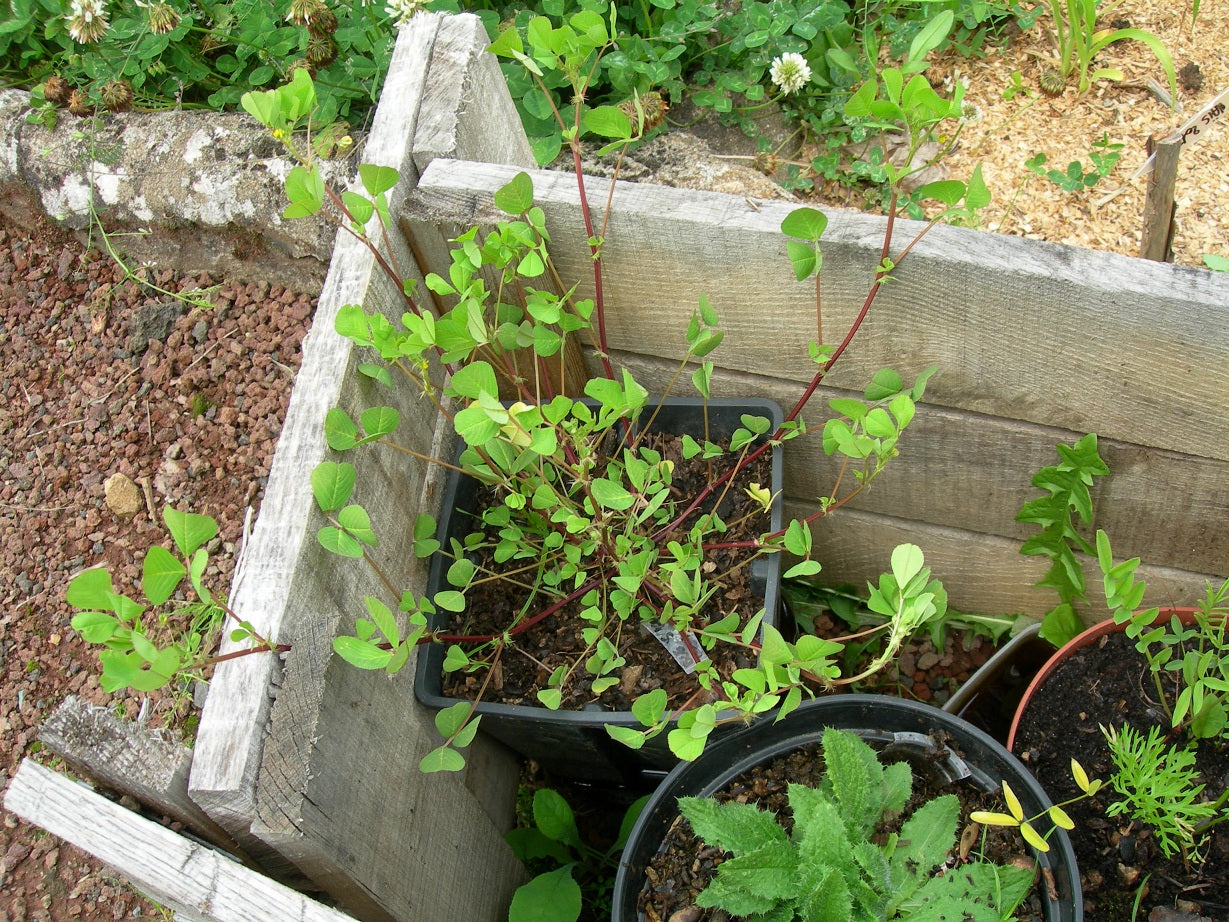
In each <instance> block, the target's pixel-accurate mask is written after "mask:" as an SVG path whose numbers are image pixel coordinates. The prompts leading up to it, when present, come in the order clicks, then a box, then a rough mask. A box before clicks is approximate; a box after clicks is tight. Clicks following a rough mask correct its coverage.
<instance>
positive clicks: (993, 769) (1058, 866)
mask: <svg viewBox="0 0 1229 922" xmlns="http://www.w3.org/2000/svg"><path fill="white" fill-rule="evenodd" d="M889 719H891V722H889ZM893 726H896V727H897V728H896V729H891V727H893ZM826 727H837V728H838V729H847V730H854V731H857V732H858V733H859V735H860V736H862V737H863V738H865V739H875V740H880V741H888V740H897V741H908V742H918V741H919V739H918V738H919V737H923V738H926V737H927V734H928V732H929V730H931V729H934V728H938V729H941V730H943V731H944V732H945V733H946V734H948V735H949V736H951V737H952V739H953V741H954V742H955V743H956V744H957V745H958V746H959V747H960V748H961V750H963V751H964V752H965V757H961V756H959V755H955V758H954V761H949V765H951V766H952V767H953V768H954V769H955V770H957V771H959V770H960V766H963V768H964V769H965V770H967V771H968V774H967V775H965V776H964V777H966V778H968V779H970V780H972V781H973V782H974V783H975V784H977V785H978V786H979V787H982V788H983V789H986V790H993V791H997V790H999V787H1000V783H1001V781H1002V780H1004V777H1005V776H1006V779H1007V780H1008V781H1009V783H1010V784H1011V786H1012V790H1013V791H1014V792H1015V793H1016V795H1017V796H1018V797H1019V798H1020V801H1021V803H1022V805H1023V806H1024V809H1025V811H1026V813H1027V814H1028V815H1035V814H1036V813H1039V812H1041V811H1042V810H1045V809H1047V808H1048V807H1050V806H1051V805H1052V804H1051V801H1050V799H1049V797H1048V796H1047V795H1046V793H1045V791H1044V790H1043V789H1042V787H1041V785H1040V784H1039V783H1038V782H1037V780H1036V779H1035V778H1034V777H1033V776H1032V775H1031V774H1030V773H1029V771H1028V770H1027V769H1026V768H1025V767H1024V765H1023V764H1022V763H1021V762H1020V761H1019V760H1018V759H1017V758H1016V757H1015V756H1014V755H1012V754H1011V753H1010V752H1008V751H1007V749H1006V748H1005V747H1004V746H1003V745H1002V744H1001V743H999V742H998V741H997V740H995V739H994V738H993V737H991V736H990V735H989V734H987V733H985V732H984V731H982V730H980V729H978V728H977V727H975V726H974V725H972V724H970V723H969V722H967V721H965V720H963V719H962V718H960V717H957V716H955V715H953V714H949V713H947V712H945V711H942V710H940V709H939V708H935V707H933V706H931V705H928V704H923V703H921V702H916V701H909V700H906V699H901V698H895V697H892V696H889V695H865V694H848V695H831V696H828V697H824V698H817V699H815V700H813V701H808V702H806V703H804V704H802V705H801V706H800V707H799V708H798V709H797V710H795V711H793V712H792V713H790V714H789V715H788V716H787V717H785V718H784V719H783V720H780V721H776V722H774V721H773V719H772V717H771V715H767V716H765V717H764V718H761V719H760V720H757V721H756V722H755V723H753V724H752V725H750V726H749V727H747V728H745V729H743V730H738V731H735V732H733V733H730V734H727V735H725V736H723V737H722V738H720V739H716V740H713V741H711V742H710V743H709V745H708V746H707V747H706V748H705V750H704V752H703V753H702V754H701V755H700V757H699V758H697V759H696V760H695V761H694V762H682V763H680V764H679V765H677V766H676V767H675V768H674V769H673V770H672V771H671V772H670V774H669V775H667V776H666V778H665V779H664V780H663V781H662V782H661V784H660V785H658V787H657V789H656V790H655V791H654V793H653V795H652V797H650V799H649V801H648V803H647V804H646V805H645V807H644V810H643V812H642V813H641V814H640V817H639V819H638V820H637V821H636V824H635V826H634V827H633V829H632V832H631V835H630V837H629V838H628V842H627V847H626V848H625V850H624V853H623V860H621V861H620V862H619V869H618V872H617V875H616V878H615V888H614V897H613V910H612V919H613V922H633V920H635V919H639V918H640V916H639V914H638V913H636V912H635V911H634V906H635V900H636V896H637V895H638V894H639V892H640V890H641V888H642V886H643V880H644V870H643V866H641V863H640V862H641V860H642V859H641V858H640V855H645V856H646V857H644V858H643V862H644V863H646V864H647V861H648V857H649V856H651V855H652V854H655V853H656V851H657V849H658V848H659V847H660V844H661V841H662V839H663V838H664V835H665V832H666V830H667V829H668V828H669V826H670V824H671V823H672V822H673V820H674V817H676V816H677V815H678V811H677V809H676V808H674V806H673V802H674V801H676V800H677V799H678V797H680V796H688V795H690V796H707V795H709V794H712V793H713V792H714V791H716V790H719V789H720V788H721V787H723V786H724V785H725V784H728V783H729V782H730V781H731V780H733V779H734V778H735V777H737V776H738V775H740V774H742V773H743V772H745V771H746V770H748V769H749V768H752V767H753V766H755V765H757V764H759V763H761V762H764V761H766V760H768V759H771V758H773V757H775V756H777V755H780V754H782V753H784V752H787V751H790V750H793V749H797V748H799V747H801V746H806V745H810V744H811V743H816V742H819V741H820V739H821V737H822V735H823V730H824V729H825V728H826ZM902 737H904V738H905V739H902ZM910 737H912V738H913V739H909V738H910ZM974 749H975V750H977V752H978V753H985V754H986V758H987V759H988V761H989V764H986V763H985V762H982V761H981V760H975V759H974V758H972V754H971V752H970V750H974ZM954 780H955V779H954ZM663 814H668V815H667V816H663ZM646 837H654V838H655V841H654V842H653V843H652V851H651V852H646V849H647V848H648V846H647V845H645V840H646ZM1049 841H1050V845H1051V849H1050V852H1049V853H1047V854H1040V853H1035V854H1034V857H1035V858H1036V859H1037V860H1038V862H1039V863H1040V864H1041V865H1042V866H1043V867H1046V868H1048V869H1049V870H1050V871H1051V872H1053V873H1054V876H1055V881H1056V886H1057V887H1059V888H1060V891H1062V890H1065V893H1064V897H1065V899H1061V900H1057V901H1056V900H1051V899H1047V898H1045V896H1044V894H1043V903H1044V904H1045V909H1046V918H1047V920H1050V922H1060V920H1061V922H1082V920H1083V894H1082V892H1081V890H1080V882H1079V872H1078V869H1077V867H1076V863H1075V851H1074V849H1073V848H1072V846H1071V840H1070V838H1069V837H1068V836H1067V833H1066V831H1065V830H1062V829H1055V830H1054V832H1053V835H1051V836H1050V838H1049ZM633 888H634V889H633ZM629 891H630V892H629ZM628 907H632V910H633V911H632V912H631V913H628V912H626V911H625V910H626V909H627V908H628Z"/></svg>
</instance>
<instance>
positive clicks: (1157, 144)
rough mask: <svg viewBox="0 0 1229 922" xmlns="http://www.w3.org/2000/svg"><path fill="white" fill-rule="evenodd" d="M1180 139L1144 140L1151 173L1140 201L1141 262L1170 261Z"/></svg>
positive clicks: (1172, 255) (1171, 260)
mask: <svg viewBox="0 0 1229 922" xmlns="http://www.w3.org/2000/svg"><path fill="white" fill-rule="evenodd" d="M1181 152H1182V139H1181V138H1178V139H1176V140H1175V139H1174V138H1173V137H1168V138H1165V139H1164V140H1162V141H1157V140H1156V138H1149V139H1148V155H1149V158H1150V159H1152V172H1151V173H1149V174H1148V189H1147V192H1146V194H1145V198H1144V230H1143V233H1142V234H1141V235H1140V241H1139V255H1140V256H1142V257H1143V258H1144V259H1154V260H1156V261H1157V262H1165V263H1171V262H1173V261H1174V250H1173V242H1174V212H1175V211H1176V209H1177V206H1176V205H1174V185H1175V183H1177V181H1178V155H1179V154H1181Z"/></svg>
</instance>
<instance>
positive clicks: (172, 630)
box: [65, 506, 277, 692]
mask: <svg viewBox="0 0 1229 922" xmlns="http://www.w3.org/2000/svg"><path fill="white" fill-rule="evenodd" d="M162 520H163V521H164V522H165V523H166V528H167V531H168V532H170V534H171V539H172V540H173V542H174V545H175V549H176V550H177V551H178V552H179V556H176V555H175V554H173V553H172V552H171V551H168V550H167V549H166V548H164V547H162V546H160V545H154V546H153V547H151V548H150V549H149V550H148V551H147V552H146V554H145V560H144V562H143V564H142V567H141V592H142V594H143V595H144V598H145V601H144V602H139V601H137V600H136V599H134V598H132V597H130V596H127V595H124V594H123V593H120V592H116V590H115V587H114V584H113V582H112V578H111V573H110V571H109V570H107V569H105V568H95V569H90V570H85V571H83V572H81V573H78V574H77V575H76V576H74V577H73V578H72V580H71V581H70V582H69V584H68V590H67V593H66V594H65V598H66V599H67V601H68V603H69V604H70V605H72V606H73V607H74V608H78V609H81V612H80V613H79V614H77V615H74V616H73V619H72V626H73V629H74V630H76V631H77V632H79V633H80V634H81V636H82V637H83V638H84V639H85V640H86V641H87V642H89V643H92V644H98V645H100V646H101V647H102V648H103V649H102V650H101V651H100V652H99V654H98V659H99V662H100V663H101V664H102V677H101V684H102V687H103V689H105V690H106V691H109V692H114V691H119V690H121V689H124V688H131V689H132V690H133V691H137V692H151V691H155V690H157V689H159V688H162V687H163V686H165V685H167V684H169V683H170V682H171V681H172V680H173V679H176V678H177V677H181V676H182V677H189V678H191V677H193V676H197V675H199V674H200V672H201V670H203V669H205V668H206V667H208V666H210V665H212V664H213V663H215V662H218V661H219V658H211V656H210V654H209V652H208V648H209V645H208V640H209V639H210V638H211V637H213V636H214V635H215V634H216V633H217V631H218V629H219V628H220V627H221V624H222V621H223V620H224V618H225V617H227V616H229V617H231V618H232V619H234V621H235V623H236V627H235V629H234V631H233V632H232V635H231V636H232V639H234V640H236V641H242V640H250V641H251V642H252V650H262V651H263V650H274V649H277V648H276V647H275V646H274V645H272V644H270V643H269V642H268V641H266V640H265V639H264V638H262V637H260V635H258V634H257V633H256V632H255V630H254V629H253V628H252V626H251V624H249V623H248V622H246V621H241V620H240V619H239V618H238V617H237V616H235V615H234V614H233V613H232V612H230V611H229V610H228V609H227V608H226V607H225V605H224V604H223V603H222V602H219V601H217V600H215V599H214V598H213V596H212V594H211V593H210V592H209V590H208V588H206V586H205V585H204V581H203V580H204V575H205V570H206V568H207V567H208V565H209V553H208V551H206V549H205V547H204V545H205V544H206V543H207V542H209V541H210V540H212V539H213V538H214V537H215V536H216V535H217V533H218V526H217V523H216V522H215V521H214V520H213V519H212V518H210V517H209V516H205V515H197V514H195V513H191V512H180V511H179V510H177V509H173V508H172V507H170V506H167V507H165V508H164V509H163V510H162ZM185 579H186V580H187V585H188V587H189V588H190V589H191V590H192V592H194V593H195V596H196V598H195V599H194V600H193V599H191V598H188V599H176V598H174V597H175V596H176V595H177V594H178V593H179V592H180V591H181V590H183V589H184V581H185ZM243 652H247V651H243Z"/></svg>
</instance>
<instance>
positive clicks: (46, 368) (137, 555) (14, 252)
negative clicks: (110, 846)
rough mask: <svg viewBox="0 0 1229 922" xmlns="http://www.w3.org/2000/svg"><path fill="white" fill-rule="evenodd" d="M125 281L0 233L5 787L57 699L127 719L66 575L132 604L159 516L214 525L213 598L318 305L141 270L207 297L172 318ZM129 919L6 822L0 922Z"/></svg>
mask: <svg viewBox="0 0 1229 922" xmlns="http://www.w3.org/2000/svg"><path fill="white" fill-rule="evenodd" d="M143 271H144V270H143ZM123 279H124V272H123V271H122V270H121V269H120V268H119V267H118V266H117V265H116V264H115V263H114V262H113V261H111V260H110V259H109V258H107V257H102V256H99V255H98V254H97V253H94V252H91V253H89V254H85V253H83V250H82V248H81V247H80V246H79V245H78V244H77V243H76V242H74V241H72V240H71V238H69V237H67V236H65V235H64V234H62V233H61V232H60V231H58V230H55V229H52V228H50V227H46V228H43V229H40V230H39V231H37V232H36V233H33V234H28V233H25V232H23V231H18V230H14V229H13V228H11V227H9V226H7V225H6V224H4V223H3V222H0V600H2V604H0V681H2V682H3V689H2V690H0V783H2V784H3V785H4V786H5V787H7V785H8V782H9V780H10V779H11V778H12V776H13V774H14V773H15V772H16V770H17V766H18V764H19V763H20V761H21V759H22V757H23V756H26V755H30V754H32V753H35V752H37V751H38V749H39V745H38V744H37V728H38V725H39V723H40V721H41V720H42V719H43V718H44V717H45V716H46V715H48V714H50V713H51V712H52V711H54V709H55V708H56V707H57V706H58V705H59V703H60V701H61V700H62V699H63V698H64V697H65V696H66V695H69V694H75V695H78V696H79V697H81V698H83V699H85V700H87V701H90V702H93V703H96V704H110V705H112V706H115V707H119V708H122V709H123V711H124V712H125V713H127V714H130V715H131V714H135V713H136V712H137V710H138V709H139V707H140V705H141V701H140V700H138V699H136V698H124V699H119V698H113V697H112V696H109V695H107V694H106V693H105V692H103V691H102V689H101V688H100V687H99V684H98V680H97V674H98V665H97V660H96V658H95V653H94V651H93V650H90V649H87V646H86V644H85V643H84V642H83V641H82V640H81V639H80V638H79V637H78V636H77V634H76V632H75V631H73V630H72V628H71V627H70V625H69V622H70V619H71V617H72V610H71V609H70V608H69V607H68V605H67V604H66V603H65V602H64V590H65V587H66V586H67V584H68V581H69V579H70V578H71V577H72V576H73V575H74V574H76V573H77V572H79V571H80V570H81V569H83V568H84V567H87V566H92V565H94V564H98V563H106V564H107V565H109V567H110V568H111V572H112V574H113V575H114V576H115V577H116V583H117V587H116V588H117V589H118V590H119V591H130V590H131V589H132V586H133V582H134V580H135V579H136V577H137V576H138V574H139V572H140V570H139V568H140V561H141V557H142V554H143V550H144V549H145V548H147V547H148V546H149V545H150V543H151V542H157V543H163V542H168V541H169V539H168V537H167V535H166V532H165V529H164V528H163V526H162V521H161V510H162V507H163V505H165V504H167V503H170V504H172V505H174V506H176V507H177V508H179V509H184V510H188V511H193V512H202V513H207V514H209V515H212V516H214V517H215V518H216V519H217V520H218V523H219V526H220V534H219V536H218V538H217V539H215V541H214V542H213V544H212V545H210V547H209V550H210V553H211V569H212V571H213V572H212V573H211V574H210V576H209V577H208V582H209V584H210V585H212V586H215V587H225V586H227V585H229V579H230V571H231V568H232V566H233V555H234V552H235V550H236V547H237V543H238V541H239V538H240V535H241V532H242V527H243V521H244V516H245V512H246V509H247V507H248V506H252V507H254V508H255V507H257V506H258V504H259V502H260V498H261V495H262V492H263V488H264V485H265V481H266V478H267V476H268V473H269V464H270V462H271V460H272V457H273V450H274V447H275V444H276V441H277V436H278V433H279V432H280V431H281V426H282V420H283V417H284V414H285V411H286V405H287V402H288V401H289V398H290V389H291V384H292V382H293V379H294V374H295V371H296V369H297V368H298V366H299V361H300V344H301V342H302V339H303V336H304V334H305V333H306V331H307V329H308V326H309V324H310V320H311V315H312V311H313V308H314V306H315V305H314V301H313V300H312V299H311V298H309V297H307V296H304V295H300V294H296V293H294V292H290V291H285V290H283V289H281V288H278V287H275V286H269V285H268V284H264V283H254V284H238V283H223V284H221V285H218V286H216V287H211V286H213V285H214V283H213V281H212V280H210V279H208V278H205V277H201V278H188V279H177V278H172V277H171V275H170V273H167V272H158V271H157V270H150V271H149V275H148V280H149V281H150V282H153V283H154V284H156V285H158V286H159V287H160V288H162V289H165V290H167V291H168V292H186V291H191V290H193V289H208V295H207V296H208V298H209V300H210V301H211V302H212V306H209V307H188V306H185V305H183V304H182V303H181V302H179V301H176V300H175V299H173V298H171V297H170V296H169V295H166V294H160V293H158V292H156V291H151V290H150V289H148V288H145V287H144V286H141V285H139V284H138V283H136V282H135V281H127V282H126V281H124V280H123ZM115 474H123V475H125V476H126V477H127V478H129V479H130V480H131V481H132V482H133V484H135V485H136V491H135V492H134V491H132V489H131V487H130V488H129V494H130V497H129V498H130V499H132V500H133V502H134V505H137V506H138V507H139V508H138V511H136V512H135V514H133V515H131V517H129V518H123V517H120V516H119V515H117V514H116V513H115V512H114V511H112V506H111V505H108V503H107V501H106V499H105V497H104V484H105V483H106V482H107V481H108V479H109V478H111V477H112V476H113V475H115ZM121 479H122V478H121ZM113 488H114V485H113ZM114 499H115V498H114V497H113V501H114ZM151 504H152V510H151V508H150V505H151ZM147 713H148V715H149V716H148V720H149V723H150V725H152V726H159V725H164V726H179V725H181V724H182V722H183V720H184V717H185V713H186V704H182V703H181V706H180V707H175V702H174V701H173V700H172V699H170V698H169V697H166V696H163V697H156V696H155V698H154V699H152V700H151V701H150V702H149V703H148V707H147ZM47 755H48V754H46V753H44V754H43V755H42V756H39V758H42V759H46V758H47ZM141 918H146V919H161V918H165V917H164V916H163V915H161V914H160V912H159V910H158V908H157V907H156V906H154V905H153V904H152V903H150V902H149V901H147V900H145V899H143V898H141V897H140V896H138V895H137V894H136V893H135V892H134V891H133V890H131V889H130V888H129V887H128V886H126V885H125V884H124V883H123V882H122V881H120V880H118V879H117V878H116V877H115V876H114V875H112V874H110V873H109V872H107V871H106V870H104V869H103V868H102V867H101V866H100V865H99V864H98V863H97V862H95V861H94V860H93V859H92V858H90V857H88V856H86V855H85V854H84V853H82V852H81V851H79V850H77V849H76V848H74V847H72V846H69V845H65V844H64V843H62V842H60V841H58V840H56V839H54V838H53V837H52V836H49V835H47V834H45V833H43V832H42V831H41V830H39V829H37V828H35V827H33V826H30V825H28V824H26V823H24V822H22V821H20V820H18V818H17V817H15V816H13V815H12V814H9V813H4V814H3V824H2V826H0V922H18V920H23V922H24V920H27V919H28V920H32V922H33V920H50V922H61V920H69V919H73V920H78V919H79V920H85V922H93V920H104V919H105V920H112V919H141Z"/></svg>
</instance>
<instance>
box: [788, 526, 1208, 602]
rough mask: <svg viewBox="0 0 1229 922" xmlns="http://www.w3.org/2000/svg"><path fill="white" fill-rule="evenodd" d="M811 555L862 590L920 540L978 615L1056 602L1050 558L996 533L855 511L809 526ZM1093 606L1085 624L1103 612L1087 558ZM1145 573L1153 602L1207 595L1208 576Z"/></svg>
mask: <svg viewBox="0 0 1229 922" xmlns="http://www.w3.org/2000/svg"><path fill="white" fill-rule="evenodd" d="M815 509H816V507H815V506H813V505H804V504H800V503H795V502H787V503H786V515H787V516H797V517H803V516H806V515H809V514H810V513H812V512H814V511H815ZM812 532H813V533H814V535H815V545H814V553H815V557H816V559H818V560H820V561H822V563H823V567H824V570H823V572H822V573H821V574H820V575H819V577H818V581H819V582H821V583H822V584H824V585H841V584H851V585H854V586H857V587H859V588H864V587H865V585H866V583H867V582H868V581H876V582H877V581H878V578H879V575H880V574H881V573H883V572H884V571H885V570H887V569H888V568H889V565H890V560H891V553H892V548H894V547H895V546H896V545H898V544H902V543H906V542H908V543H911V544H916V545H918V547H920V548H921V549H922V552H923V553H924V554H925V555H926V565H927V566H928V567H930V568H931V574H932V575H933V576H934V577H936V578H937V579H939V580H940V581H942V583H943V586H944V588H945V589H947V592H948V597H949V603H950V605H951V606H952V607H953V608H955V609H957V610H959V611H964V612H972V613H976V614H995V615H999V614H1018V613H1022V614H1028V615H1041V614H1044V613H1045V612H1046V611H1047V610H1049V609H1050V608H1052V607H1053V606H1054V605H1055V604H1056V603H1057V601H1058V600H1057V597H1056V596H1055V595H1054V593H1053V592H1052V591H1050V590H1046V589H1038V588H1037V587H1035V586H1034V585H1033V584H1034V583H1036V581H1037V580H1039V579H1041V577H1042V576H1043V575H1044V574H1045V570H1046V564H1045V562H1044V561H1042V560H1040V559H1038V558H1025V557H1021V556H1020V554H1019V544H1018V542H1015V541H1012V540H1010V539H1007V538H1001V537H997V536H994V535H984V534H979V533H977V532H965V531H960V530H958V529H953V528H943V527H940V526H935V525H927V524H924V523H921V522H914V521H910V520H908V519H897V518H892V517H890V516H883V515H877V514H875V513H868V512H862V511H860V510H857V509H844V510H842V511H841V513H840V514H839V515H833V516H832V517H831V518H828V519H821V520H820V522H819V523H817V524H816V525H815V527H814V528H813V529H812ZM1083 564H1084V575H1085V579H1086V580H1087V581H1088V600H1089V604H1088V605H1087V606H1086V607H1085V608H1084V610H1082V611H1081V616H1082V617H1083V618H1084V619H1085V620H1086V621H1088V622H1090V623H1091V622H1093V621H1100V620H1103V619H1104V618H1105V617H1106V611H1105V609H1104V607H1102V606H1101V604H1100V602H1101V598H1102V597H1101V595H1100V577H1099V575H1097V565H1096V561H1095V560H1092V559H1085V560H1083ZM1139 576H1140V578H1141V579H1146V580H1147V582H1148V594H1147V595H1146V596H1145V603H1146V604H1148V605H1191V604H1194V603H1195V602H1196V601H1198V600H1199V599H1200V598H1202V597H1203V588H1204V577H1203V575H1202V574H1198V573H1189V572H1185V571H1182V570H1176V569H1173V568H1170V567H1156V566H1148V565H1143V566H1141V567H1140V569H1139Z"/></svg>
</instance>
